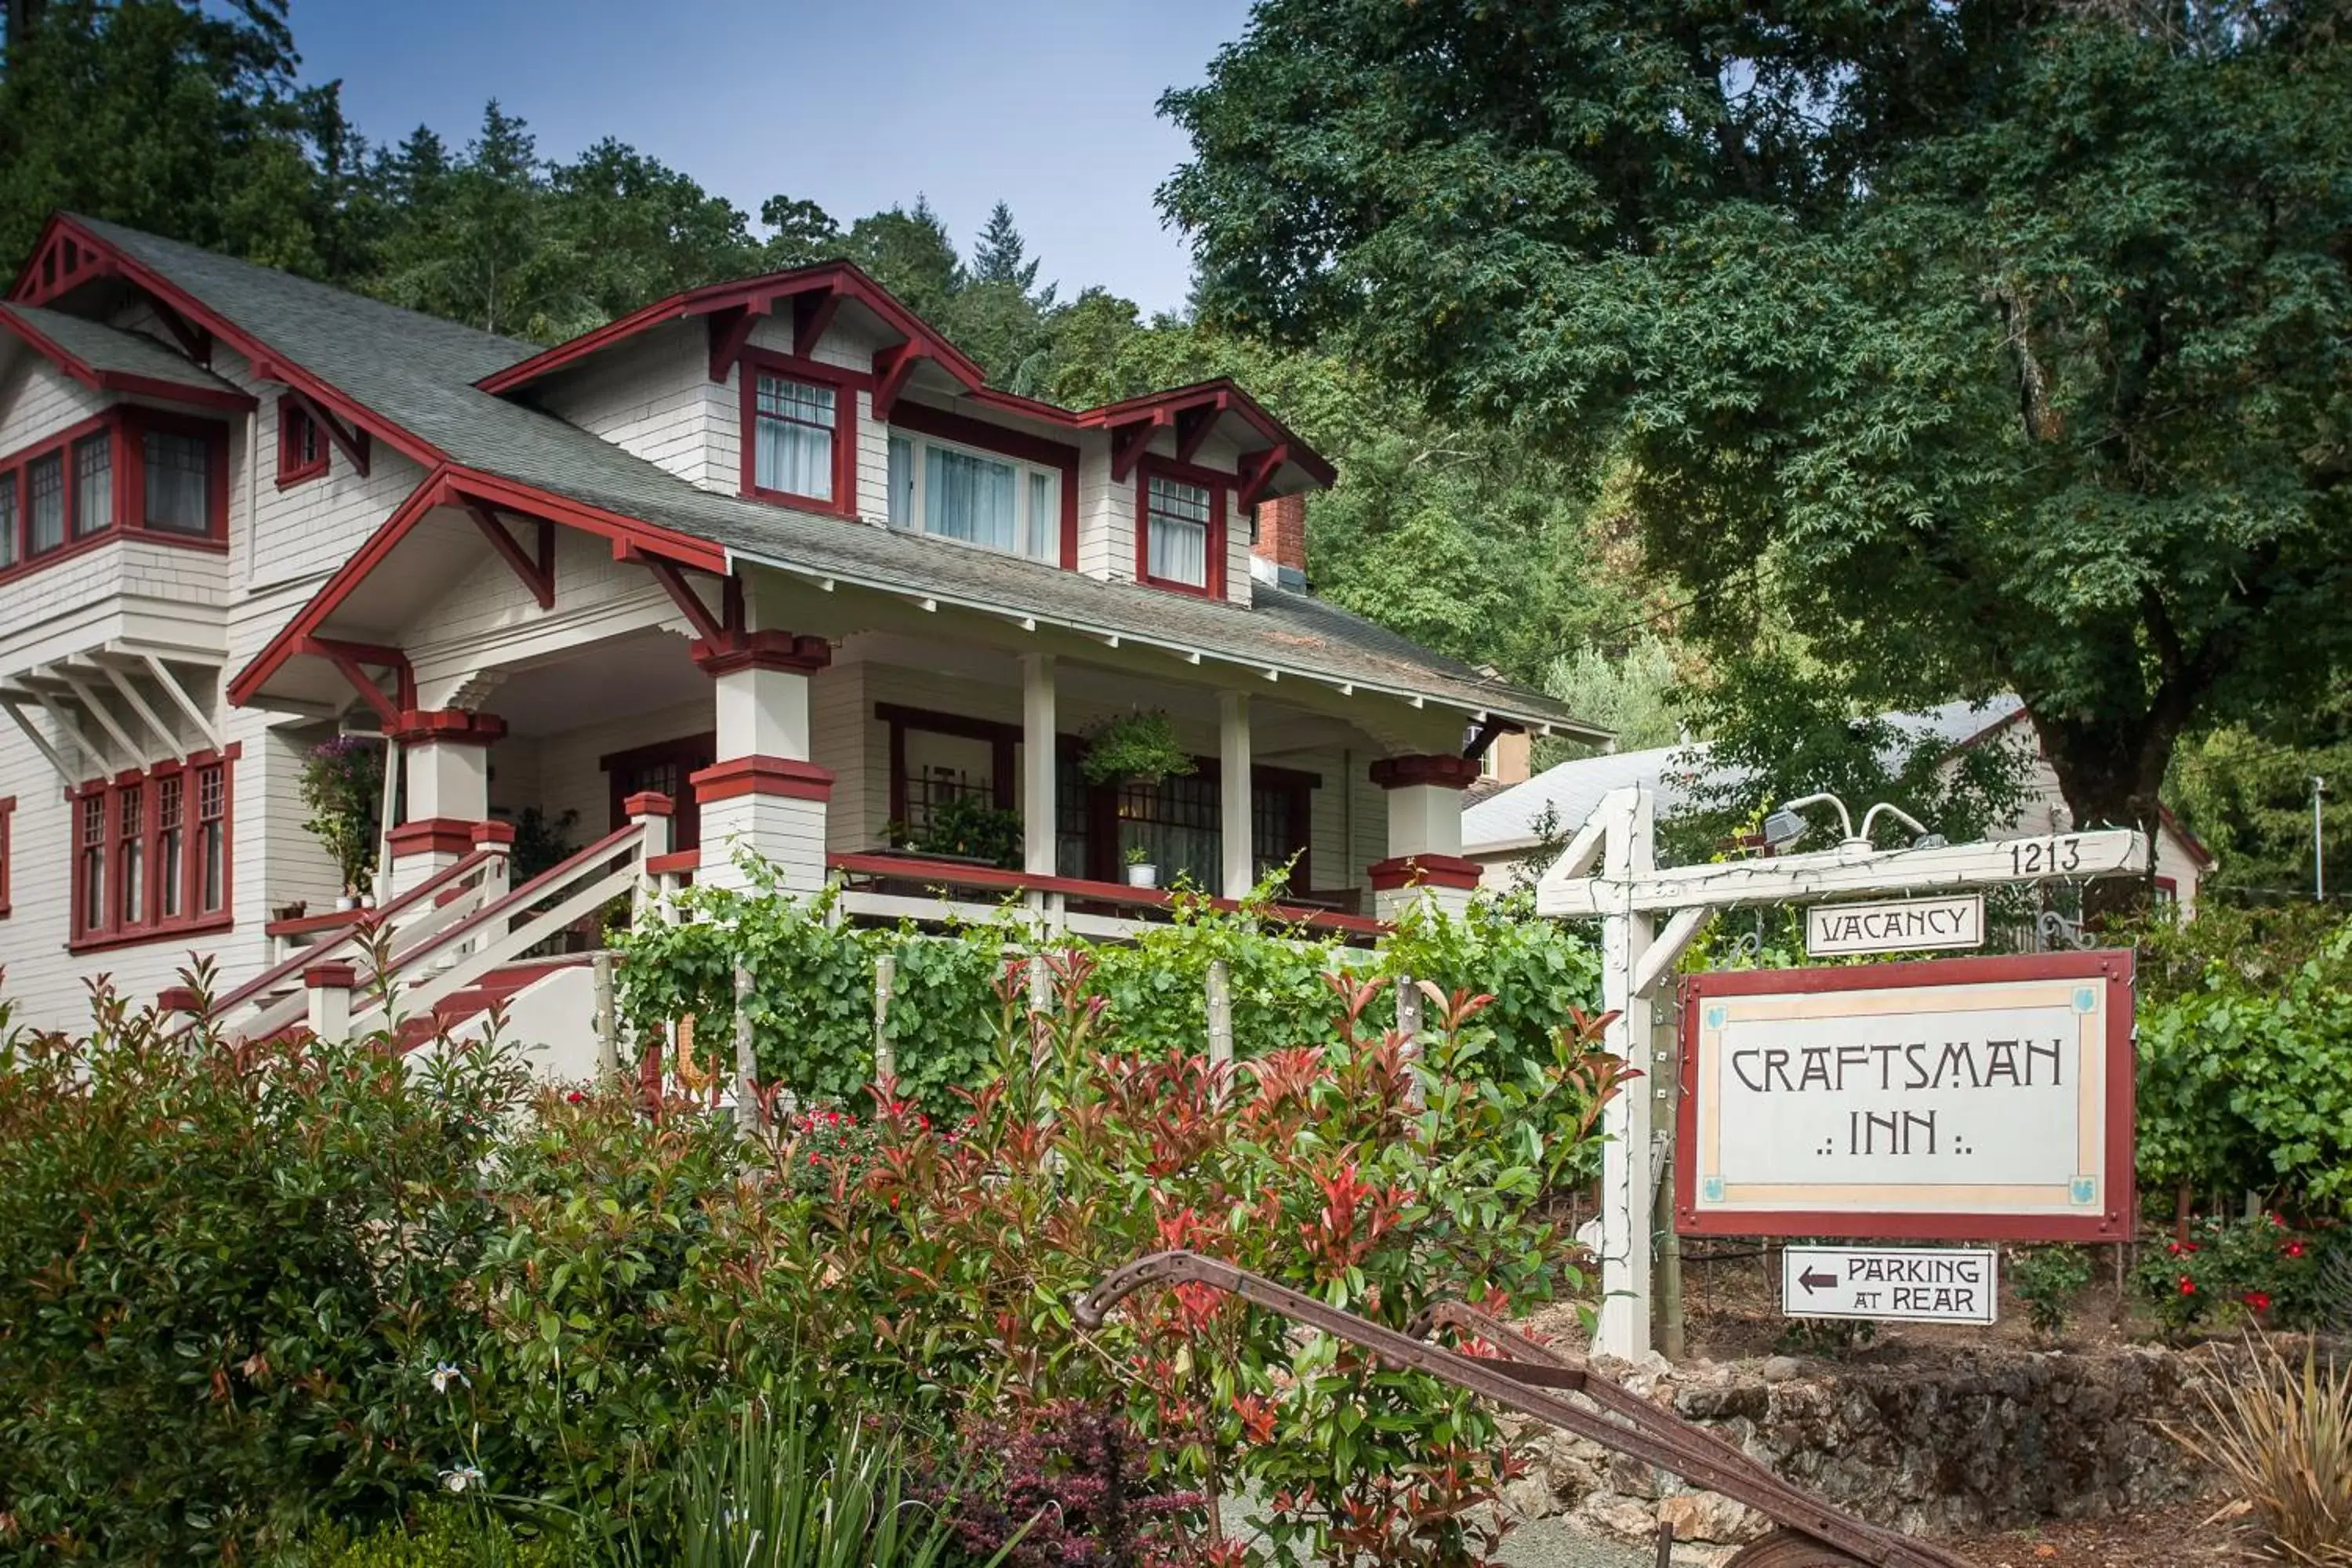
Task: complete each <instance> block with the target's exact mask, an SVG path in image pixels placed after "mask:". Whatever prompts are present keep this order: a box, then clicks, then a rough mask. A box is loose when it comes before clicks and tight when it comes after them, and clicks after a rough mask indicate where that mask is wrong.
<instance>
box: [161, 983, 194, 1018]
mask: <svg viewBox="0 0 2352 1568" xmlns="http://www.w3.org/2000/svg"><path fill="white" fill-rule="evenodd" d="M203 1001H204V994H203V993H202V992H200V991H198V990H197V989H196V988H195V987H194V986H193V985H166V986H164V987H163V989H162V990H161V991H158V992H156V993H155V1011H157V1012H158V1013H193V1012H194V1011H195V1010H196V1008H197V1007H198V1005H201V1004H202V1003H203Z"/></svg>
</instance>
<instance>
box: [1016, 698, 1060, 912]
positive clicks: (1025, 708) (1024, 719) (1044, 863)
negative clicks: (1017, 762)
mask: <svg viewBox="0 0 2352 1568" xmlns="http://www.w3.org/2000/svg"><path fill="white" fill-rule="evenodd" d="M1057 761H1058V759H1057V758H1056V757H1055V716H1054V656H1053V655H1052V654H1050V653H1024V654H1023V655H1022V656H1021V868H1022V869H1023V870H1024V871H1026V872H1027V873H1028V874H1029V875H1030V876H1032V877H1050V876H1052V875H1054V873H1055V869H1056V865H1055V820H1056V818H1057V817H1058V816H1059V811H1058V809H1057V803H1056V801H1055V778H1054V769H1055V763H1056V762H1057Z"/></svg>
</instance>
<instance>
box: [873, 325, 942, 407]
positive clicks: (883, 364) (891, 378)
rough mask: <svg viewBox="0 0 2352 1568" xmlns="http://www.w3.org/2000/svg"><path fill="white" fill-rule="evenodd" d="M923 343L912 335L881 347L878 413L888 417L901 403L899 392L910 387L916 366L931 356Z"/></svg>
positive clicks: (876, 357)
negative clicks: (892, 344)
mask: <svg viewBox="0 0 2352 1568" xmlns="http://www.w3.org/2000/svg"><path fill="white" fill-rule="evenodd" d="M930 357H931V356H930V354H929V352H928V351H926V350H925V349H924V347H923V345H922V344H921V343H919V342H915V341H914V340H913V339H911V338H910V339H908V341H907V342H903V343H900V344H898V346H897V347H895V348H887V349H881V350H877V352H876V353H875V355H874V417H875V418H877V419H887V418H889V417H890V410H891V409H892V408H894V407H895V406H897V405H898V395H899V394H900V393H902V392H904V391H906V390H907V382H908V379H909V378H910V377H912V376H913V375H914V374H915V367H916V366H917V365H919V364H920V363H923V362H924V361H925V360H927V359H929V358H930Z"/></svg>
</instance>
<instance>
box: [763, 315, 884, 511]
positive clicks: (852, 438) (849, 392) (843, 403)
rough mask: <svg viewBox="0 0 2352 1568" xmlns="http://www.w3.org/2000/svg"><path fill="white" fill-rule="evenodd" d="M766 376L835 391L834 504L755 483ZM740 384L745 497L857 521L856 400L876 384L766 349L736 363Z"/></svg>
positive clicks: (858, 374) (836, 367) (838, 368)
mask: <svg viewBox="0 0 2352 1568" xmlns="http://www.w3.org/2000/svg"><path fill="white" fill-rule="evenodd" d="M762 373H765V374H770V375H777V376H782V377H783V378H785V379H786V380H788V381H804V382H809V383H812V384H816V385H819V386H830V387H832V388H833V389H834V399H833V499H832V500H824V498H823V497H821V496H800V495H794V494H793V493H792V492H791V491H790V490H774V489H762V488H761V486H760V485H759V484H758V483H757V481H756V476H757V475H758V473H759V449H758V447H757V446H756V444H755V437H756V436H757V434H758V426H759V405H760V376H761V374H762ZM735 375H736V379H737V381H738V382H740V389H739V401H740V405H741V407H740V414H741V420H742V423H741V426H740V433H741V437H742V452H741V455H740V458H741V460H740V468H741V474H740V479H741V487H742V493H743V494H744V495H746V496H748V497H750V498H751V499H752V500H764V501H774V502H776V503H778V504H780V505H783V506H794V507H801V508H803V509H810V508H814V510H819V511H826V512H833V513H835V514H836V515H838V516H841V517H856V515H857V395H858V393H860V392H862V391H870V390H871V389H872V387H873V384H874V378H873V377H872V376H870V375H866V374H863V373H861V372H858V371H854V370H845V369H844V368H842V367H841V366H840V365H837V364H824V363H819V362H818V361H816V360H813V359H801V358H798V357H796V356H794V355H792V354H780V353H773V352H772V351H770V350H766V349H745V350H744V351H743V353H742V355H741V357H740V359H738V360H737V362H736V371H735Z"/></svg>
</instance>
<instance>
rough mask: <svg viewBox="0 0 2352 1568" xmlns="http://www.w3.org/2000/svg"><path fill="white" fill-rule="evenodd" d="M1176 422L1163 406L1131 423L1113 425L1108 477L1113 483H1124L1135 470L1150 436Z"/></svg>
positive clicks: (1148, 443) (1149, 440)
mask: <svg viewBox="0 0 2352 1568" xmlns="http://www.w3.org/2000/svg"><path fill="white" fill-rule="evenodd" d="M1175 422H1176V416H1174V415H1172V414H1171V413H1169V412H1168V410H1166V409H1165V408H1155V409H1153V410H1152V411H1151V412H1150V414H1149V415H1148V416H1145V417H1144V418H1142V419H1139V420H1138V421H1137V422H1136V423H1134V424H1132V425H1121V426H1116V427H1114V428H1113V429H1112V431H1111V433H1110V477H1111V479H1112V480H1113V481H1114V482H1115V483H1119V484H1124V483H1126V482H1127V477H1128V475H1129V474H1131V473H1133V472H1135V465H1136V462H1137V461H1138V459H1139V458H1142V456H1143V454H1144V452H1145V451H1146V450H1147V449H1148V448H1149V447H1150V445H1151V438H1152V437H1154V436H1157V435H1158V434H1159V433H1160V431H1162V430H1165V429H1166V428H1168V426H1171V425H1173V424H1174V423H1175Z"/></svg>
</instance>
